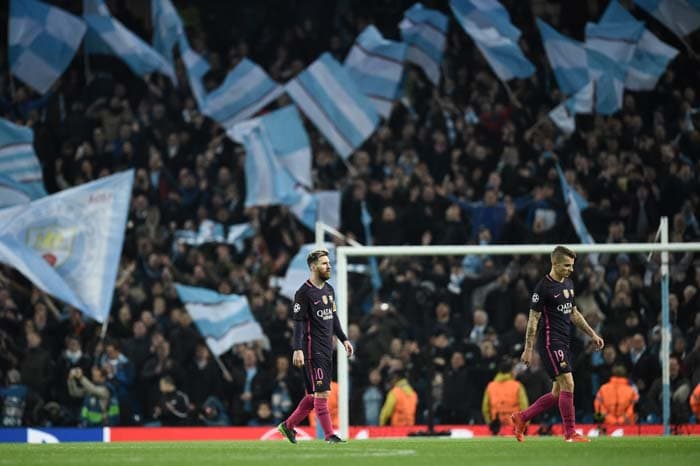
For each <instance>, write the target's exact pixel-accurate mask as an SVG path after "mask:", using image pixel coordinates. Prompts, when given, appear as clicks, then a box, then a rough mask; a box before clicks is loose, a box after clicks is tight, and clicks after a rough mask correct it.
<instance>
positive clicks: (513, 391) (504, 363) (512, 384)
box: [481, 356, 529, 425]
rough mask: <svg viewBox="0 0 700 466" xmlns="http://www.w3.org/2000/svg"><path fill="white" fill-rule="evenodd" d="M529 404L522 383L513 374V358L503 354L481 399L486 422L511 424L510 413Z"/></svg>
mask: <svg viewBox="0 0 700 466" xmlns="http://www.w3.org/2000/svg"><path fill="white" fill-rule="evenodd" d="M528 406H529V402H528V399H527V392H526V391H525V387H524V386H523V384H521V383H520V382H518V381H517V380H515V377H514V376H513V360H512V359H511V358H510V357H508V356H505V357H504V358H503V359H502V360H501V362H500V364H499V365H498V373H496V377H494V378H493V380H492V381H491V382H489V384H488V385H487V386H486V390H485V391H484V398H483V400H482V401H481V412H482V414H483V415H484V421H486V424H491V423H492V422H493V421H495V420H498V421H499V422H500V424H501V425H511V420H510V415H511V413H513V412H515V411H522V410H524V409H526V408H527V407H528Z"/></svg>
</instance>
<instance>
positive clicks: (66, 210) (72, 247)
mask: <svg viewBox="0 0 700 466" xmlns="http://www.w3.org/2000/svg"><path fill="white" fill-rule="evenodd" d="M133 179H134V173H133V170H129V171H125V172H122V173H118V174H116V175H112V176H109V177H105V178H101V179H99V180H96V181H93V182H91V183H86V184H84V185H81V186H77V187H75V188H71V189H67V190H65V191H61V192H59V193H56V194H53V195H51V196H47V197H43V198H41V199H38V200H36V201H33V202H31V203H29V204H20V205H17V206H14V207H9V208H7V209H2V210H0V262H3V263H6V264H9V265H11V266H12V267H14V268H16V269H17V270H19V271H20V272H21V273H22V274H24V275H25V276H26V277H27V278H28V279H29V280H31V281H32V282H33V283H34V284H35V285H36V286H37V287H39V288H40V289H42V290H44V291H46V292H47V293H49V294H51V295H53V296H55V297H57V298H59V299H61V300H63V301H65V302H67V303H68V304H71V305H73V306H75V307H77V308H78V309H80V310H81V311H83V312H85V313H86V314H88V315H90V316H92V317H93V318H94V319H95V320H97V321H99V322H103V321H104V320H105V319H106V318H107V316H108V315H109V309H110V306H111V304H112V295H113V292H114V283H115V281H116V277H117V271H118V267H119V258H120V256H121V252H122V245H123V242H124V229H125V226H126V221H127V217H128V213H129V200H130V199H131V187H132V184H133Z"/></svg>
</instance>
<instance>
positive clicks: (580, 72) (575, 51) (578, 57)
mask: <svg viewBox="0 0 700 466" xmlns="http://www.w3.org/2000/svg"><path fill="white" fill-rule="evenodd" d="M537 27H538V28H539V30H540V35H541V36H542V42H543V44H544V50H545V52H546V53H547V58H548V59H549V64H550V65H551V67H552V71H553V72H554V77H555V78H556V80H557V84H559V89H560V90H561V91H562V92H563V93H564V94H573V93H575V92H576V91H578V90H579V89H581V88H582V87H583V86H585V85H586V84H588V81H590V78H589V75H588V65H587V63H588V58H587V53H586V49H585V48H584V46H583V44H582V43H581V42H578V41H575V40H573V39H571V38H569V37H566V36H565V35H563V34H560V33H559V32H557V31H556V30H555V29H554V28H553V27H551V26H550V25H549V24H547V23H545V22H544V21H542V20H541V19H539V18H537Z"/></svg>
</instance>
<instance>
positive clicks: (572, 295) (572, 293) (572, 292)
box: [569, 289, 574, 298]
mask: <svg viewBox="0 0 700 466" xmlns="http://www.w3.org/2000/svg"><path fill="white" fill-rule="evenodd" d="M569 293H571V297H572V298H573V297H574V290H572V289H570V290H569Z"/></svg>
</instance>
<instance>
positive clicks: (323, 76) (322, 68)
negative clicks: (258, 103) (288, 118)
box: [286, 53, 379, 159]
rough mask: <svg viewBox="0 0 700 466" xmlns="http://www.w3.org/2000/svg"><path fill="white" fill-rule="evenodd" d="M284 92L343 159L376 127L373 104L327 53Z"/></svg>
mask: <svg viewBox="0 0 700 466" xmlns="http://www.w3.org/2000/svg"><path fill="white" fill-rule="evenodd" d="M286 90H287V92H288V93H289V95H290V96H291V97H292V99H293V100H294V102H295V103H296V104H297V105H298V106H299V108H300V109H301V110H302V111H303V112H304V113H305V114H306V116H307V117H309V119H310V120H311V121H312V122H313V123H314V124H315V125H316V127H317V128H318V129H319V130H320V131H321V133H322V134H323V135H324V136H325V137H326V139H328V141H329V142H330V144H331V145H332V146H333V148H334V149H335V150H336V152H337V153H338V154H339V155H340V156H341V157H342V158H344V159H347V158H348V157H349V156H350V154H352V152H353V151H354V150H355V149H356V148H357V147H359V146H360V145H362V143H363V142H365V140H366V139H367V138H368V137H369V136H370V135H371V134H372V133H373V132H374V130H375V129H376V128H377V126H378V125H379V114H378V113H377V111H376V110H375V109H374V106H373V105H372V103H371V102H370V101H369V99H367V97H365V95H364V94H363V93H362V91H361V90H360V89H359V88H358V87H357V84H355V82H354V81H353V79H352V78H351V77H350V75H349V74H348V72H347V71H346V70H345V68H343V67H342V65H341V64H340V63H338V62H337V61H336V60H335V59H334V58H333V57H332V56H331V55H330V54H329V53H324V54H323V55H321V57H319V58H318V60H316V61H315V62H313V63H312V64H311V65H309V67H308V68H306V70H304V71H303V72H302V73H300V74H299V76H297V77H296V78H294V79H293V80H291V81H289V82H288V83H287V85H286Z"/></svg>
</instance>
